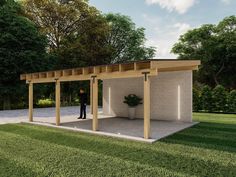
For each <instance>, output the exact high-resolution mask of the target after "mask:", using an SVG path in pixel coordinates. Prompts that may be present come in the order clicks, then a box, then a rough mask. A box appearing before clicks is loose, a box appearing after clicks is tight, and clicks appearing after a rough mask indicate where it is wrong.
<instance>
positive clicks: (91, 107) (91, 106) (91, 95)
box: [90, 79, 93, 114]
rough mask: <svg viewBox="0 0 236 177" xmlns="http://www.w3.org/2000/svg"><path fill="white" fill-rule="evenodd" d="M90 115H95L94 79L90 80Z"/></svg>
mask: <svg viewBox="0 0 236 177" xmlns="http://www.w3.org/2000/svg"><path fill="white" fill-rule="evenodd" d="M90 113H91V114H93V79H91V80H90Z"/></svg>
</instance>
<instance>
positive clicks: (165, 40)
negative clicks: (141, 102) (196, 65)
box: [89, 0, 236, 59]
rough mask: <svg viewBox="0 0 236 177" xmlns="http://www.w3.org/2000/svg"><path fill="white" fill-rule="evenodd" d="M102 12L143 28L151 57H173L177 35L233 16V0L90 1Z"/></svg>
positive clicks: (235, 2)
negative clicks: (155, 50)
mask: <svg viewBox="0 0 236 177" xmlns="http://www.w3.org/2000/svg"><path fill="white" fill-rule="evenodd" d="M89 3H90V4H91V5H93V6H95V7H96V8H97V9H98V10H100V11H101V12H102V13H110V12H111V13H120V14H123V15H127V16H129V17H130V18H131V19H132V20H133V22H134V23H135V24H136V25H137V27H144V28H145V29H146V30H145V34H146V38H147V42H146V45H147V46H154V47H156V49H157V52H156V56H155V58H157V59H172V58H177V56H176V55H174V54H172V53H171V48H172V46H173V45H174V44H175V43H176V42H177V41H178V39H179V36H180V35H181V34H184V33H185V32H187V31H188V30H190V29H193V28H198V27H200V26H201V25H203V24H217V23H218V22H219V21H221V20H222V19H223V18H225V17H227V16H230V15H236V0H90V1H89Z"/></svg>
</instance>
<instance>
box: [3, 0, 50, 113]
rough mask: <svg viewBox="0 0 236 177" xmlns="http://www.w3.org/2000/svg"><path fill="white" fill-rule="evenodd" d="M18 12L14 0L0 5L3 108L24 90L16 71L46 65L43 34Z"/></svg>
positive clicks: (18, 8) (20, 71) (20, 95)
mask: <svg viewBox="0 0 236 177" xmlns="http://www.w3.org/2000/svg"><path fill="white" fill-rule="evenodd" d="M21 14H22V10H21V6H20V5H19V4H18V3H16V2H15V1H14V0H6V1H5V3H3V4H2V5H1V6H0V63H1V65H0V99H1V102H3V107H4V108H5V109H9V108H10V106H11V100H13V99H14V102H15V103H16V102H17V100H18V99H21V98H22V97H23V96H25V95H24V93H25V92H27V91H26V90H25V89H26V88H25V86H24V85H25V84H24V85H22V84H21V82H20V81H19V80H20V79H19V77H20V74H22V73H26V72H34V71H41V70H44V69H45V66H47V65H48V63H47V61H46V59H45V55H46V53H45V47H46V38H45V36H42V35H40V34H39V32H38V30H37V28H36V27H35V26H34V24H33V23H31V22H30V21H29V20H28V19H27V18H25V17H23V16H22V15H21Z"/></svg>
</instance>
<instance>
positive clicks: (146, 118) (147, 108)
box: [143, 73, 150, 139]
mask: <svg viewBox="0 0 236 177" xmlns="http://www.w3.org/2000/svg"><path fill="white" fill-rule="evenodd" d="M147 74H148V73H144V92H143V93H144V96H143V98H144V99H143V106H144V138H145V139H149V138H150V78H149V76H148V75H147Z"/></svg>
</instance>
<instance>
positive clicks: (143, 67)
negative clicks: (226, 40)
mask: <svg viewBox="0 0 236 177" xmlns="http://www.w3.org/2000/svg"><path fill="white" fill-rule="evenodd" d="M200 64H201V62H200V60H176V59H172V60H165V59H162V60H157V59H152V60H141V61H133V62H128V63H122V64H110V65H98V66H89V67H81V68H73V69H64V70H56V71H45V72H38V73H29V74H21V75H20V79H21V80H26V82H31V83H50V82H56V81H57V80H59V81H61V82H67V81H82V80H91V78H92V77H94V76H95V77H96V78H97V79H101V80H103V79H116V78H132V77H143V75H144V73H148V75H149V76H157V75H158V73H159V72H171V71H184V70H198V66H199V65H200Z"/></svg>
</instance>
